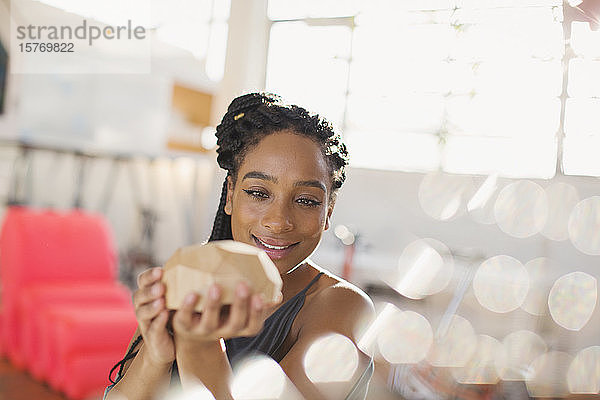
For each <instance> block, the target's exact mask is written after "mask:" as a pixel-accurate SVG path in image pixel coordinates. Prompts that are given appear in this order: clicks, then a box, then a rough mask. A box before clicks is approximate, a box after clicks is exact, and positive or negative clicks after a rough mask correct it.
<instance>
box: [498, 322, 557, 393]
mask: <svg viewBox="0 0 600 400" xmlns="http://www.w3.org/2000/svg"><path fill="white" fill-rule="evenodd" d="M547 349H548V347H547V346H546V343H545V342H544V339H542V338H541V337H540V336H539V335H537V334H536V333H534V332H531V331H528V330H520V331H516V332H512V333H510V334H508V335H506V336H505V337H504V340H502V348H501V349H500V352H499V353H498V354H497V358H496V369H497V371H498V374H499V375H500V377H501V378H502V379H503V380H505V381H524V380H526V379H527V378H528V374H530V370H529V366H530V365H531V363H532V362H533V361H534V360H535V359H536V358H537V357H539V356H540V355H542V354H544V353H546V350H547Z"/></svg>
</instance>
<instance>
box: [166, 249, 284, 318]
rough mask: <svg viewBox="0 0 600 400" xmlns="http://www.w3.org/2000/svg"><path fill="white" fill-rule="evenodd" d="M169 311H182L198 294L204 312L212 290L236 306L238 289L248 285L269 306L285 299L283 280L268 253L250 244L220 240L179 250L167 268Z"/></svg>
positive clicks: (200, 307) (199, 307)
mask: <svg viewBox="0 0 600 400" xmlns="http://www.w3.org/2000/svg"><path fill="white" fill-rule="evenodd" d="M162 281H163V282H164V284H165V286H166V288H167V291H166V294H165V297H166V305H167V308H169V309H172V310H178V309H179V308H180V307H181V305H182V304H183V299H184V298H185V296H186V295H187V294H189V293H191V292H195V293H198V294H199V295H200V300H199V301H198V303H197V304H196V308H195V310H196V311H197V312H202V310H203V309H204V302H205V301H204V299H205V297H206V295H207V294H208V288H209V287H210V286H211V285H212V284H214V283H216V284H218V285H219V286H220V287H221V288H222V294H221V301H222V303H223V304H231V303H233V300H234V297H235V287H236V286H237V284H238V283H239V282H242V281H243V282H246V283H247V284H248V286H249V288H250V291H251V292H252V293H262V294H263V296H264V301H265V302H266V303H275V302H278V301H279V300H280V298H281V286H282V284H283V282H282V281H281V276H280V275H279V271H278V270H277V267H276V266H275V264H273V262H272V261H271V259H270V258H269V256H268V255H267V253H265V252H264V251H262V250H260V249H258V248H256V247H254V246H251V245H249V244H245V243H241V242H235V241H233V240H219V241H214V242H209V243H208V244H205V245H193V246H187V247H182V248H180V249H178V250H177V251H176V252H175V254H173V255H172V256H171V258H169V260H167V262H166V263H165V265H164V267H163V279H162Z"/></svg>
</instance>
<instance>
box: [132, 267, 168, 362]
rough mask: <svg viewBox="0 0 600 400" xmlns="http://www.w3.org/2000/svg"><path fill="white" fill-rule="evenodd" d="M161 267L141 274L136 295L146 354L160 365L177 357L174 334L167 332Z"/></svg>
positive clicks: (137, 315)
mask: <svg viewBox="0 0 600 400" xmlns="http://www.w3.org/2000/svg"><path fill="white" fill-rule="evenodd" d="M162 272H163V271H162V268H160V267H156V268H151V269H148V270H146V271H144V272H142V273H141V274H140V275H139V276H138V279H137V281H138V290H136V291H135V293H134V294H133V304H134V306H135V315H136V318H137V321H138V325H139V329H140V333H141V334H142V337H143V338H144V354H145V355H147V356H148V357H150V361H152V362H153V363H155V364H157V365H165V364H170V363H172V362H173V360H174V359H175V344H174V342H173V337H172V336H171V334H169V332H168V331H167V321H168V320H169V310H167V308H166V303H165V290H166V288H165V285H164V284H163V283H162V282H161V278H162Z"/></svg>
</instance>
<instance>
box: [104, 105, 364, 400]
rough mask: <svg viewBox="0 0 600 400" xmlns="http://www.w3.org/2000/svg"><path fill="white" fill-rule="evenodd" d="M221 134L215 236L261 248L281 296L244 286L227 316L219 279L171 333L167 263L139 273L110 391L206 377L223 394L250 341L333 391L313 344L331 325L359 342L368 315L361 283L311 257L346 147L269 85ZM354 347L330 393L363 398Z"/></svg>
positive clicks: (143, 390)
mask: <svg viewBox="0 0 600 400" xmlns="http://www.w3.org/2000/svg"><path fill="white" fill-rule="evenodd" d="M216 135H217V138H218V141H217V145H218V149H217V153H218V158H217V161H218V163H219V165H220V166H221V168H223V169H225V170H227V177H226V179H225V182H224V183H223V191H222V193H221V200H220V203H219V208H218V210H217V215H216V217H215V221H214V225H213V230H212V233H211V236H210V239H209V241H212V240H221V239H234V240H237V241H240V242H244V243H248V244H251V245H253V246H256V247H258V248H260V249H263V250H264V251H265V252H266V253H267V254H268V255H269V257H270V258H271V259H272V260H273V262H274V263H275V265H276V266H277V268H278V270H279V272H280V274H281V278H282V280H283V287H282V294H283V299H282V304H281V305H280V304H264V303H263V301H262V298H261V297H259V296H257V295H253V294H252V293H250V292H249V289H248V287H247V286H246V285H245V284H240V285H238V287H237V288H236V298H235V300H234V303H233V304H232V306H231V310H230V313H229V314H228V316H227V317H221V313H220V310H221V302H220V296H221V291H220V288H219V287H218V286H213V287H211V288H210V290H209V297H210V300H209V302H208V304H207V306H206V308H205V311H204V312H203V313H202V314H197V313H194V312H193V309H194V305H195V303H196V302H197V301H198V296H197V295H194V294H189V295H188V296H187V297H186V300H185V305H184V306H183V307H182V308H181V309H180V310H179V311H177V312H176V313H175V314H174V315H173V319H172V333H170V332H169V329H168V328H167V321H168V319H169V313H168V311H167V309H166V308H165V298H164V293H165V287H164V285H163V284H162V283H160V279H161V276H162V271H161V269H160V268H154V269H150V270H148V271H146V272H144V273H142V274H141V275H140V276H139V278H138V285H139V289H138V290H137V291H136V292H135V293H134V296H133V299H134V305H135V308H136V316H137V319H138V322H139V326H138V330H137V332H136V333H135V335H134V340H132V343H131V345H130V349H129V352H128V354H127V355H126V357H125V358H124V359H123V360H122V361H121V362H120V363H119V364H117V366H120V369H119V374H118V376H117V383H116V384H114V385H112V386H110V387H109V388H107V393H106V398H107V399H111V398H119V395H125V396H126V398H127V399H129V400H134V399H148V398H152V397H153V395H154V394H155V393H156V392H157V391H158V390H159V389H160V387H162V386H163V385H164V384H165V383H168V382H169V380H171V383H172V381H173V380H180V382H181V384H182V386H183V388H184V389H185V388H186V387H188V386H191V385H193V384H194V382H196V381H197V380H198V379H199V380H200V381H201V382H202V383H203V384H204V385H205V386H206V387H207V388H208V389H209V390H210V391H211V392H212V393H213V395H214V396H215V398H216V399H228V398H231V394H230V390H229V385H228V383H229V380H230V377H231V374H232V373H231V363H234V362H235V360H237V359H239V358H241V357H242V356H243V355H245V354H249V353H250V352H255V351H258V352H261V353H264V354H267V355H268V356H270V357H272V358H273V359H274V360H275V361H277V362H278V363H279V364H280V366H281V367H282V369H283V371H284V372H285V373H286V374H287V376H288V377H289V378H290V379H291V381H292V382H293V383H294V385H295V386H296V387H297V388H298V390H299V391H300V392H301V393H302V395H303V396H304V397H305V398H307V399H320V398H325V397H331V396H326V394H324V392H323V390H320V389H319V388H318V387H317V386H316V385H315V384H314V383H312V382H311V381H310V379H308V377H307V375H306V371H305V370H304V367H303V357H304V354H305V352H306V350H307V349H308V348H309V346H310V345H311V343H313V342H314V340H315V339H317V338H319V337H321V336H323V335H325V334H329V333H339V334H341V335H344V336H346V337H348V338H350V339H351V340H352V341H353V342H354V343H356V340H357V339H356V337H355V331H356V327H357V324H358V322H359V321H364V318H370V317H372V314H373V305H372V302H371V301H370V299H369V298H368V297H367V296H366V295H365V294H364V293H363V292H362V291H360V290H359V289H357V288H356V287H355V286H353V285H351V284H349V283H348V282H345V281H343V280H341V279H339V278H338V277H336V276H334V275H331V274H330V273H328V272H326V271H324V270H323V269H321V268H320V267H318V266H317V265H315V264H314V263H312V262H311V261H310V260H308V257H309V256H310V255H311V254H312V252H313V251H314V250H315V248H316V247H317V245H318V244H319V241H320V240H321V235H322V233H323V231H325V230H326V229H328V228H329V219H330V217H331V213H332V212H333V207H334V203H335V199H336V192H337V189H339V188H340V186H341V185H342V183H343V182H344V180H345V167H346V165H347V157H348V154H347V151H346V146H345V145H344V144H343V143H342V142H341V141H340V137H339V136H338V135H336V134H335V133H334V132H333V130H332V128H331V126H330V125H329V124H328V123H327V122H326V121H324V120H323V119H322V118H320V117H319V116H317V115H314V114H309V113H308V112H307V111H306V110H305V109H303V108H301V107H298V106H294V105H292V106H288V105H285V104H283V103H282V102H281V99H280V98H279V97H277V96H275V95H272V94H265V93H253V94H247V95H244V96H241V97H238V98H236V99H235V100H233V102H232V103H231V104H230V106H229V108H228V110H227V113H226V114H225V116H224V117H223V120H222V122H221V124H220V125H219V126H218V127H217V133H216ZM221 338H222V339H225V346H224V347H225V350H224V349H223V346H222V343H221ZM359 354H360V357H359V361H360V362H359V368H358V369H357V370H356V373H355V374H354V376H353V378H352V379H351V380H350V381H348V382H346V383H345V384H342V386H343V387H341V388H340V387H337V388H336V390H338V392H337V394H336V395H335V398H364V396H365V393H366V387H367V383H368V380H369V379H370V376H371V373H372V362H370V359H369V357H367V356H366V355H365V354H363V353H360V352H359ZM117 366H115V367H117ZM340 393H343V394H340Z"/></svg>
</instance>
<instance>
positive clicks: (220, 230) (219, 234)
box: [208, 174, 233, 242]
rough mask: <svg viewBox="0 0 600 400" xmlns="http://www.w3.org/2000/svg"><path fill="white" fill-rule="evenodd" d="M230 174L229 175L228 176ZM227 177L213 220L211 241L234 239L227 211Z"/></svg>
mask: <svg viewBox="0 0 600 400" xmlns="http://www.w3.org/2000/svg"><path fill="white" fill-rule="evenodd" d="M228 176H229V174H228V175H227V177H228ZM227 177H225V181H224V182H223V189H221V199H220V200H219V207H218V208H217V214H216V215H215V220H214V222H213V228H212V232H211V234H210V237H209V238H208V241H209V242H212V241H213V240H225V239H233V236H232V234H231V216H230V215H227V214H226V213H225V203H226V202H227Z"/></svg>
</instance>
